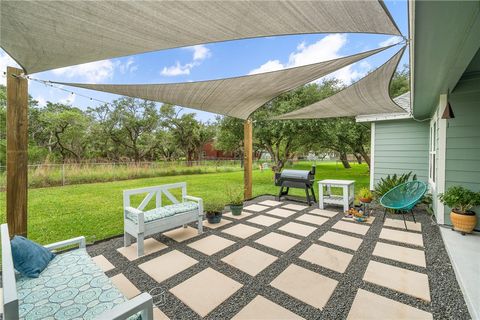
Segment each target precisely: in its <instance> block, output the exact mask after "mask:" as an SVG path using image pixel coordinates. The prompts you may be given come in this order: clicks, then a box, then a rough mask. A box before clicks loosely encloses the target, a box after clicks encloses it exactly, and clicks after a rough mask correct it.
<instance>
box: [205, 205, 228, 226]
mask: <svg viewBox="0 0 480 320" xmlns="http://www.w3.org/2000/svg"><path fill="white" fill-rule="evenodd" d="M224 208H225V206H224V205H223V203H218V202H217V203H212V202H207V203H206V204H205V209H204V210H205V215H206V216H207V221H208V223H210V224H216V223H220V221H221V220H222V215H223V209H224Z"/></svg>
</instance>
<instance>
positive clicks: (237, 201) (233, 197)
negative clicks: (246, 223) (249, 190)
mask: <svg viewBox="0 0 480 320" xmlns="http://www.w3.org/2000/svg"><path fill="white" fill-rule="evenodd" d="M227 194H228V199H229V201H228V205H229V206H230V210H231V211H232V215H234V216H239V215H240V214H241V213H242V210H243V189H241V188H233V187H228V188H227Z"/></svg>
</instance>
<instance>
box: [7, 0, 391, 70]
mask: <svg viewBox="0 0 480 320" xmlns="http://www.w3.org/2000/svg"><path fill="white" fill-rule="evenodd" d="M333 32H356V33H380V34H395V35H400V31H399V30H398V27H397V26H396V24H395V22H394V21H393V20H392V18H391V16H390V14H389V13H388V10H387V9H386V7H385V5H384V3H383V2H382V1H372V0H369V1H332V0H315V1H312V0H305V1H298V0H278V1H265V0H256V1H255V0H221V1H219V0H217V1H215V0H206V1H204V0H188V1H186V0H177V1H171V0H170V1H169V0H158V1H107V0H104V1H100V0H99V1H68V0H63V1H55V0H52V1H45V0H31V1H1V2H0V45H1V47H2V48H3V49H4V50H5V51H6V52H7V53H8V54H9V55H10V56H11V57H12V58H13V59H15V60H16V61H17V62H18V64H20V65H21V66H22V68H23V69H24V70H25V72H27V73H28V74H31V73H35V72H40V71H45V70H50V69H55V68H60V67H65V66H72V65H76V64H81V63H86V62H91V61H98V60H103V59H109V58H114V57H121V56H126V55H133V54H138V53H144V52H150V51H156V50H161V49H168V48H176V47H183V46H191V45H195V44H202V43H210V42H218V41H226V40H235V39H245V38H254V37H263V36H275V35H289V34H304V33H333Z"/></svg>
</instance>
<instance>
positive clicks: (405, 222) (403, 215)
mask: <svg viewBox="0 0 480 320" xmlns="http://www.w3.org/2000/svg"><path fill="white" fill-rule="evenodd" d="M402 217H403V223H404V224H405V230H408V228H407V221H406V220H405V212H403V211H402Z"/></svg>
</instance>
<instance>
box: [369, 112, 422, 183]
mask: <svg viewBox="0 0 480 320" xmlns="http://www.w3.org/2000/svg"><path fill="white" fill-rule="evenodd" d="M428 139H429V123H428V121H426V122H417V121H415V120H412V119H406V120H392V121H378V122H375V137H374V157H373V158H374V172H373V183H374V184H376V183H377V182H378V181H379V180H380V179H381V178H382V177H386V176H387V175H388V174H394V173H397V174H402V173H408V172H410V171H412V172H413V173H414V174H416V175H417V178H418V179H419V180H421V181H425V182H426V181H427V180H428V141H429V140H428Z"/></svg>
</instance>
